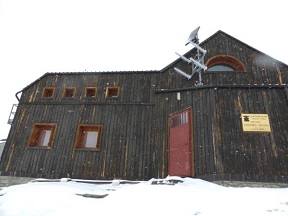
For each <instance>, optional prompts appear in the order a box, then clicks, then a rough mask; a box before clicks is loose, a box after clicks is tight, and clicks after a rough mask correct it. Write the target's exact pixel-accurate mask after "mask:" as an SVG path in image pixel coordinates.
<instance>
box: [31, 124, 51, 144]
mask: <svg viewBox="0 0 288 216" xmlns="http://www.w3.org/2000/svg"><path fill="white" fill-rule="evenodd" d="M46 130H49V131H50V135H49V138H48V139H49V141H48V144H47V145H43V143H45V142H46V141H45V140H46V137H44V140H42V141H41V143H40V142H39V140H40V139H43V136H42V135H41V132H43V131H46ZM55 131H56V124H54V123H34V124H33V126H32V130H31V133H30V138H29V141H28V146H29V147H31V148H44V149H50V148H51V147H52V142H53V140H54V136H55ZM44 136H45V135H44ZM41 137H42V138H41ZM39 143H40V144H39Z"/></svg>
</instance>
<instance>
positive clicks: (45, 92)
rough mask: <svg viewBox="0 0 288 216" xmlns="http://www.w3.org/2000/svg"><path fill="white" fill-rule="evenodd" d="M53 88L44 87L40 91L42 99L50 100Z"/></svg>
mask: <svg viewBox="0 0 288 216" xmlns="http://www.w3.org/2000/svg"><path fill="white" fill-rule="evenodd" d="M54 91H55V88H54V87H45V88H44V89H43V91H42V97H45V98H52V97H53V96H54Z"/></svg>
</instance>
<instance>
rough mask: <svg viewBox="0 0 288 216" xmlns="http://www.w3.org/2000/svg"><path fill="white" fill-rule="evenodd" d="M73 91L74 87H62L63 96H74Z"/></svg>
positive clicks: (74, 90)
mask: <svg viewBox="0 0 288 216" xmlns="http://www.w3.org/2000/svg"><path fill="white" fill-rule="evenodd" d="M75 92H76V88H74V87H67V88H64V92H63V97H74V96H75Z"/></svg>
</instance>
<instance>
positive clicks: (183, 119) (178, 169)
mask: <svg viewBox="0 0 288 216" xmlns="http://www.w3.org/2000/svg"><path fill="white" fill-rule="evenodd" d="M168 123H169V175H170V176H183V177H184V176H190V177H191V176H194V161H193V152H192V110H191V108H189V109H186V110H184V111H182V112H180V113H177V114H173V115H171V116H169V117H168Z"/></svg>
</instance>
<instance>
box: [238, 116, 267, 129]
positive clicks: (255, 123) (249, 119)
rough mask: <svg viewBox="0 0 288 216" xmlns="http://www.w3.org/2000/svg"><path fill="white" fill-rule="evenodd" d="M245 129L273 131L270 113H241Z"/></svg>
mask: <svg viewBox="0 0 288 216" xmlns="http://www.w3.org/2000/svg"><path fill="white" fill-rule="evenodd" d="M241 119H242V126H243V131H247V132H271V129H270V123H269V118H268V114H241Z"/></svg>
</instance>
